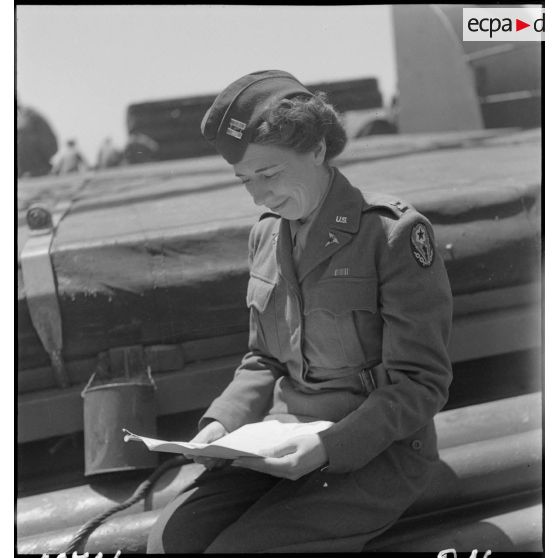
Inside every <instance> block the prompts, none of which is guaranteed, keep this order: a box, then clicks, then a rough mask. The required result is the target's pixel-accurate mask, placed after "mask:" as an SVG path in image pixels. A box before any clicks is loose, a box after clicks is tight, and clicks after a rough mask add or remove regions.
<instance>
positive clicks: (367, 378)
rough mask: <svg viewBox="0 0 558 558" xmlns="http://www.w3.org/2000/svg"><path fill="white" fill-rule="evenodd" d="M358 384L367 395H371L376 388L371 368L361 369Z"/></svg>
mask: <svg viewBox="0 0 558 558" xmlns="http://www.w3.org/2000/svg"><path fill="white" fill-rule="evenodd" d="M359 376H360V382H361V383H362V386H363V387H364V389H365V391H366V392H367V393H372V392H373V391H374V390H375V389H377V387H378V386H376V381H375V380H374V376H373V375H372V368H363V369H362V370H361V371H360V373H359Z"/></svg>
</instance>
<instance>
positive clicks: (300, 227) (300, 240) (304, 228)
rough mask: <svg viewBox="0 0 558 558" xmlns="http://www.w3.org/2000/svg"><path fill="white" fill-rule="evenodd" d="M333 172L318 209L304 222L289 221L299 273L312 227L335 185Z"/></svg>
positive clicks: (294, 256) (295, 262) (295, 263)
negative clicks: (301, 259) (332, 186)
mask: <svg viewBox="0 0 558 558" xmlns="http://www.w3.org/2000/svg"><path fill="white" fill-rule="evenodd" d="M333 176H334V173H333V171H330V177H329V184H328V186H327V188H326V191H325V192H324V195H323V196H322V198H321V200H320V201H319V202H318V205H317V206H316V208H315V209H314V210H313V211H312V213H310V215H309V216H308V217H307V218H306V219H305V220H304V221H301V220H300V219H297V220H294V221H289V226H290V229H291V238H292V243H293V262H294V265H295V271H297V273H298V265H299V263H300V258H301V257H302V252H303V251H304V248H305V246H306V239H307V238H308V233H309V231H310V228H311V227H312V223H313V222H314V221H315V220H316V217H317V215H318V213H319V212H320V209H321V207H322V205H323V203H324V201H325V199H326V198H327V195H328V193H329V190H330V189H331V185H332V183H333Z"/></svg>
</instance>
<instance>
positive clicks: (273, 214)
mask: <svg viewBox="0 0 558 558" xmlns="http://www.w3.org/2000/svg"><path fill="white" fill-rule="evenodd" d="M266 217H275V218H276V219H278V218H279V217H281V215H279V214H278V213H273V211H266V212H265V213H262V214H261V215H260V218H259V219H258V221H261V220H262V219H265V218H266Z"/></svg>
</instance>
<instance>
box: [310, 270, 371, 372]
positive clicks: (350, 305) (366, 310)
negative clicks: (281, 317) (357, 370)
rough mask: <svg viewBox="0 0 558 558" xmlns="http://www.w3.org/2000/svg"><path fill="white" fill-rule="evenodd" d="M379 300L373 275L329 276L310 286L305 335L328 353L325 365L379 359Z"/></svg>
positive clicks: (345, 364) (348, 363)
mask: <svg viewBox="0 0 558 558" xmlns="http://www.w3.org/2000/svg"><path fill="white" fill-rule="evenodd" d="M377 299H378V293H377V281H376V278H372V277H371V278H343V279H326V280H322V281H319V282H318V283H316V284H315V285H313V287H312V288H311V289H309V291H308V293H306V294H305V301H304V314H305V323H306V327H305V331H306V337H307V338H308V337H311V339H312V342H313V343H314V344H315V345H316V346H317V347H320V346H321V349H322V351H323V352H324V353H325V354H326V355H327V357H326V358H325V359H324V365H327V363H329V366H330V367H341V366H360V365H361V364H364V363H365V362H368V361H371V360H380V358H381V318H380V317H379V316H378V300H377ZM320 340H321V341H320ZM322 351H320V350H318V353H320V352H322Z"/></svg>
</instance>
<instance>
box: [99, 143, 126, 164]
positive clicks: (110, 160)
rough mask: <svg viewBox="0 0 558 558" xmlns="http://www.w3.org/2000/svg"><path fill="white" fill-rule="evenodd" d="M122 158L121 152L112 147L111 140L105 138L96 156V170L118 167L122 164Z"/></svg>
mask: <svg viewBox="0 0 558 558" xmlns="http://www.w3.org/2000/svg"><path fill="white" fill-rule="evenodd" d="M122 158H123V154H122V151H120V149H117V148H116V147H114V144H113V143H112V138H105V140H104V141H103V143H102V144H101V147H100V148H99V153H98V154H97V168H98V169H108V168H110V167H118V166H119V165H120V164H121V163H122Z"/></svg>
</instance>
